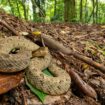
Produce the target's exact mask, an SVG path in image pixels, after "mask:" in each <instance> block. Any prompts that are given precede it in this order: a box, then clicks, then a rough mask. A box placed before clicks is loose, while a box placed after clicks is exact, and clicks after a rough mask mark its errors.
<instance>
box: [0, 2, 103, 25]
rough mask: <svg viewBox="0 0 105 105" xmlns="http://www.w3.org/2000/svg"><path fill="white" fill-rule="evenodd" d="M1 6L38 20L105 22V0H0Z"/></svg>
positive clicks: (24, 16)
mask: <svg viewBox="0 0 105 105" xmlns="http://www.w3.org/2000/svg"><path fill="white" fill-rule="evenodd" d="M0 8H3V9H4V10H6V11H7V12H9V13H12V14H13V15H16V16H18V17H20V18H25V19H26V20H33V21H36V22H50V21H51V22H52V21H54V22H64V21H65V22H81V23H101V24H103V23H105V1H104V0H0Z"/></svg>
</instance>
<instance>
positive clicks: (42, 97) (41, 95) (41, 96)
mask: <svg viewBox="0 0 105 105" xmlns="http://www.w3.org/2000/svg"><path fill="white" fill-rule="evenodd" d="M43 73H45V74H46V75H49V76H53V75H52V74H51V72H49V70H48V69H45V70H43ZM25 81H26V85H27V86H28V87H29V88H30V90H31V91H32V92H33V93H34V94H35V95H36V96H37V97H38V98H39V100H40V101H41V102H42V103H44V100H45V98H46V96H47V94H46V93H44V92H43V91H40V90H39V89H37V88H35V87H33V86H32V85H31V84H30V83H29V82H28V81H27V78H25Z"/></svg>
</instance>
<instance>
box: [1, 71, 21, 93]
mask: <svg viewBox="0 0 105 105" xmlns="http://www.w3.org/2000/svg"><path fill="white" fill-rule="evenodd" d="M22 77H23V73H22V72H21V73H17V74H0V94H4V93H6V92H8V91H9V90H11V89H13V88H15V87H17V86H18V85H19V83H20V81H21V79H22Z"/></svg>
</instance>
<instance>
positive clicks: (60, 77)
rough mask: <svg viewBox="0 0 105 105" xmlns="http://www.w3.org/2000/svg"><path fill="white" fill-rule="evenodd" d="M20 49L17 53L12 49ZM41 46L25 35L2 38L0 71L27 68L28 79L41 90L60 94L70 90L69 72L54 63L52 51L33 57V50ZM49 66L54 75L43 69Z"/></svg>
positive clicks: (15, 70) (0, 40)
mask: <svg viewBox="0 0 105 105" xmlns="http://www.w3.org/2000/svg"><path fill="white" fill-rule="evenodd" d="M14 48H19V49H20V50H19V51H18V52H17V53H16V54H12V53H11V51H12V49H14ZM39 48H40V46H38V45H37V44H35V43H34V42H32V41H30V40H28V39H26V38H25V37H23V36H10V37H6V38H2V39H0V72H5V73H11V72H19V71H21V70H24V69H25V70H26V78H27V80H28V81H29V82H30V83H31V84H32V85H33V86H34V87H36V88H38V89H39V90H42V91H43V92H44V93H47V94H50V95H60V94H64V93H66V92H67V91H68V89H69V87H70V83H71V78H70V76H69V74H68V73H67V72H66V71H65V70H63V69H62V68H61V67H59V66H58V65H56V63H54V61H53V59H52V56H51V54H50V52H48V53H47V54H46V55H45V56H42V57H33V58H32V51H37V50H38V49H39ZM45 68H48V69H49V71H50V72H51V73H52V74H53V75H54V76H53V77H51V76H48V75H46V74H44V73H43V72H42V71H43V70H44V69H45Z"/></svg>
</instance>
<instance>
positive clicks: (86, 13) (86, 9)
mask: <svg viewBox="0 0 105 105" xmlns="http://www.w3.org/2000/svg"><path fill="white" fill-rule="evenodd" d="M87 5H88V3H87V0H86V2H85V23H87V19H88V7H87Z"/></svg>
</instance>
